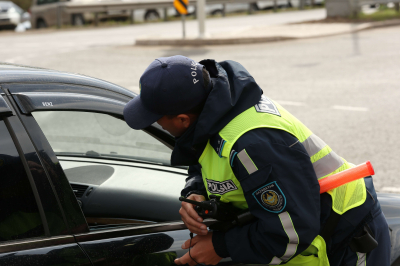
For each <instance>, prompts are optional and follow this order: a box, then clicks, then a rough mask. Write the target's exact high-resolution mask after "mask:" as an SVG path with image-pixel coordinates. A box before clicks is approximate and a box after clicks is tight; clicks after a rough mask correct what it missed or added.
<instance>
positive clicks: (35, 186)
mask: <svg viewBox="0 0 400 266" xmlns="http://www.w3.org/2000/svg"><path fill="white" fill-rule="evenodd" d="M0 86H1V88H0V92H1V96H0V210H1V211H0V265H141V266H143V265H144V266H145V265H158V266H162V265H172V264H173V260H174V259H175V258H176V257H180V256H182V255H183V254H185V253H186V252H187V251H186V250H182V249H181V245H182V244H183V242H184V241H186V240H187V239H188V238H189V231H188V230H187V229H186V227H185V225H184V224H183V222H182V221H180V216H179V214H178V210H179V208H180V202H179V201H178V196H179V194H180V190H181V189H182V187H183V186H184V184H185V178H186V177H187V171H186V169H185V168H179V167H172V166H170V165H169V158H170V154H171V149H172V148H173V146H174V138H173V137H172V136H171V135H169V134H168V133H167V132H165V131H164V130H162V129H161V128H160V127H158V126H157V125H153V126H150V127H148V128H146V129H145V130H143V131H136V130H131V129H130V128H129V127H128V126H127V125H126V123H125V122H124V120H123V115H122V111H123V108H124V106H125V104H126V103H127V102H128V101H129V100H131V99H132V98H133V97H135V96H136V94H134V93H133V92H131V91H128V90H126V89H124V88H122V87H119V86H116V85H114V84H111V83H108V82H105V81H102V80H98V79H94V78H90V77H86V76H82V75H77V74H69V73H62V72H56V71H50V70H45V69H38V68H31V67H24V66H17V65H9V64H0ZM379 199H380V202H381V205H382V208H383V210H384V213H385V215H386V218H387V219H388V222H389V225H390V228H391V237H392V262H393V261H395V260H396V259H397V258H398V257H399V256H400V235H399V234H400V208H399V206H400V204H399V203H400V197H399V196H397V195H391V194H384V195H382V194H380V195H379ZM210 222H211V221H210ZM218 265H239V264H236V263H233V262H232V261H230V259H229V258H228V259H224V260H223V261H221V262H220V263H219V264H218ZM241 265H242V264H241ZM392 265H396V262H394V263H393V264H392Z"/></svg>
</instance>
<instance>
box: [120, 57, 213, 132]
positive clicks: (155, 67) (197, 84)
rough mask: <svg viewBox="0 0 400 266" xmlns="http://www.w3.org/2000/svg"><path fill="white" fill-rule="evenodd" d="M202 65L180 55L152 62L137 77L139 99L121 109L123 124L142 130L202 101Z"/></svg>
mask: <svg viewBox="0 0 400 266" xmlns="http://www.w3.org/2000/svg"><path fill="white" fill-rule="evenodd" d="M202 71H203V65H201V64H199V63H197V62H196V61H194V60H192V59H190V58H187V57H185V56H182V55H175V56H171V57H161V58H158V59H156V60H154V61H153V62H152V63H151V64H150V65H149V66H148V67H147V69H146V70H145V71H144V73H143V75H142V76H141V77H140V83H139V86H140V95H139V96H136V97H135V98H134V99H132V100H131V101H130V102H128V103H127V104H126V106H125V108H124V118H125V121H126V123H127V124H128V125H129V126H130V127H131V128H133V129H143V128H146V127H148V126H150V125H151V124H153V123H154V122H156V121H157V120H159V119H160V118H161V117H163V116H164V115H178V114H182V113H185V112H186V111H189V110H190V109H192V108H194V107H196V106H197V105H199V104H200V103H201V102H203V101H205V99H206V98H207V96H208V93H209V92H210V90H211V86H208V87H207V88H204V80H203V73H202Z"/></svg>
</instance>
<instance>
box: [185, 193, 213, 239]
mask: <svg viewBox="0 0 400 266" xmlns="http://www.w3.org/2000/svg"><path fill="white" fill-rule="evenodd" d="M188 199H190V200H195V201H205V200H206V199H205V198H204V196H202V195H196V194H192V195H190V196H189V197H188ZM179 214H180V215H181V218H182V221H183V222H184V223H185V225H186V227H187V228H188V229H189V230H190V232H192V233H194V234H196V235H206V234H207V233H208V231H207V226H206V225H205V224H203V223H202V222H203V219H202V218H201V217H200V216H199V215H198V214H197V212H196V211H195V210H194V205H193V204H191V203H187V202H184V201H182V207H181V209H180V210H179Z"/></svg>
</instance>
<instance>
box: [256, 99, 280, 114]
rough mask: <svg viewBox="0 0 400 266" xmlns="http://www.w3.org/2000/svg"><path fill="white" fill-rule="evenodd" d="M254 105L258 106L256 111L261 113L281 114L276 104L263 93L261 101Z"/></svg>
mask: <svg viewBox="0 0 400 266" xmlns="http://www.w3.org/2000/svg"><path fill="white" fill-rule="evenodd" d="M254 107H255V108H256V111H257V112H259V113H269V114H273V115H277V116H281V114H280V113H279V111H278V108H276V106H275V104H274V103H273V102H272V101H271V100H270V99H268V98H267V97H266V96H264V95H261V99H260V101H259V102H258V103H257V104H256V105H255V106H254Z"/></svg>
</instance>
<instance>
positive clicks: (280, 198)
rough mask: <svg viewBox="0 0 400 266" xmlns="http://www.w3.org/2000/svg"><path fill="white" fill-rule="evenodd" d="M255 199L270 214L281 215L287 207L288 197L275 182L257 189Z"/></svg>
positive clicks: (254, 193)
mask: <svg viewBox="0 0 400 266" xmlns="http://www.w3.org/2000/svg"><path fill="white" fill-rule="evenodd" d="M253 197H254V198H255V199H256V201H257V202H258V204H260V205H261V207H263V208H264V209H265V210H267V211H269V212H273V213H280V212H281V211H283V209H285V207H286V197H285V195H284V194H283V192H282V190H281V189H280V188H279V186H278V184H277V183H276V182H275V181H274V182H272V183H269V184H267V185H265V186H263V187H261V188H259V189H257V190H256V191H255V192H253Z"/></svg>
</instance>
